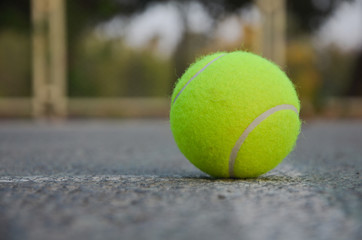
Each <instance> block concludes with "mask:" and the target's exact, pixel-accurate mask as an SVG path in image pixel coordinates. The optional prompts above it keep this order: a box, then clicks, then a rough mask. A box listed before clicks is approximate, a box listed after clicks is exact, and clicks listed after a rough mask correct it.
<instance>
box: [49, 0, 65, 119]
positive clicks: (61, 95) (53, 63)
mask: <svg viewBox="0 0 362 240" xmlns="http://www.w3.org/2000/svg"><path fill="white" fill-rule="evenodd" d="M64 2H65V1H64V0H49V26H50V27H49V49H50V58H49V60H50V79H51V84H50V89H49V90H50V102H51V103H52V105H53V111H54V114H55V115H56V117H60V118H61V117H65V115H66V77H67V76H66V72H67V71H66V46H65V16H64Z"/></svg>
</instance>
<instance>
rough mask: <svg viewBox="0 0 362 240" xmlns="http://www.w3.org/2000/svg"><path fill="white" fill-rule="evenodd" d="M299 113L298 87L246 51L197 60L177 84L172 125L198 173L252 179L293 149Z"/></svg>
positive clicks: (282, 73)
mask: <svg viewBox="0 0 362 240" xmlns="http://www.w3.org/2000/svg"><path fill="white" fill-rule="evenodd" d="M299 110H300V104H299V99H298V96H297V93H296V91H295V89H294V86H293V84H292V82H291V81H290V80H289V78H288V77H287V76H286V74H285V73H284V72H283V71H281V70H280V68H279V67H278V66H276V65H275V64H273V63H271V62H270V61H268V60H266V59H264V58H262V57H260V56H257V55H255V54H252V53H248V52H242V51H236V52H231V53H225V52H218V53H214V54H211V55H208V56H205V57H202V58H200V59H199V60H197V61H196V62H195V63H193V64H192V65H191V66H190V67H189V68H188V69H187V70H186V72H185V73H184V74H183V76H182V77H181V78H180V79H179V80H178V82H177V83H176V86H175V88H174V91H173V94H172V98H171V110H170V127H171V131H172V133H173V136H174V138H175V141H176V144H177V145H178V147H179V149H180V150H181V152H182V153H183V154H184V155H185V157H186V158H187V159H188V160H189V161H190V162H191V163H193V164H194V165H195V166H196V167H197V168H199V169H200V170H202V171H204V172H205V173H207V174H209V175H211V176H214V177H222V178H227V177H231V178H251V177H257V176H259V175H261V174H264V173H266V172H268V171H269V170H271V169H273V168H274V167H276V166H277V165H278V164H279V163H280V162H281V161H282V160H283V159H284V158H285V157H286V156H287V155H288V154H289V153H290V151H291V150H292V149H293V147H294V145H295V142H296V140H297V137H298V134H299V132H300V125H301V122H300V119H299V116H298V115H299Z"/></svg>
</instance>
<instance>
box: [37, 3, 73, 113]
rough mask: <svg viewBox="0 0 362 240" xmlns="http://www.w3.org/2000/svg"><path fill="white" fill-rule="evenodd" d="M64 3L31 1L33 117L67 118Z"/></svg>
mask: <svg viewBox="0 0 362 240" xmlns="http://www.w3.org/2000/svg"><path fill="white" fill-rule="evenodd" d="M64 4H65V0H32V20H33V116H34V117H35V118H49V117H51V118H62V117H65V116H66V111H67V110H66V99H67V94H66V76H67V69H66V39H65V13H64Z"/></svg>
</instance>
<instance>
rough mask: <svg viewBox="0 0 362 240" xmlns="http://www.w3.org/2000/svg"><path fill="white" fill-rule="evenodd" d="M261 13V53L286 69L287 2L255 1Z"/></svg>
mask: <svg viewBox="0 0 362 240" xmlns="http://www.w3.org/2000/svg"><path fill="white" fill-rule="evenodd" d="M255 2H256V5H257V6H258V8H259V9H260V11H261V17H262V20H261V21H262V24H261V33H260V34H261V39H262V44H261V53H262V55H263V56H264V57H266V58H268V59H270V60H272V61H274V62H275V63H277V64H278V65H279V66H280V67H282V68H284V67H285V64H286V63H285V55H286V50H285V49H286V1H285V0H255Z"/></svg>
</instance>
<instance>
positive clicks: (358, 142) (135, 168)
mask: <svg viewBox="0 0 362 240" xmlns="http://www.w3.org/2000/svg"><path fill="white" fill-rule="evenodd" d="M361 174H362V121H359V122H358V121H339V122H337V121H314V122H310V123H305V124H304V127H303V131H302V134H301V135H300V138H299V140H298V143H297V146H296V149H295V151H294V152H292V153H291V154H290V155H289V156H288V157H287V158H286V159H285V160H284V162H283V163H282V164H281V165H280V166H279V167H277V168H276V169H275V170H273V171H271V172H269V173H268V174H266V175H264V176H261V177H259V178H257V179H248V180H222V179H214V178H211V177H208V176H207V175H205V174H203V173H202V172H200V171H199V170H197V169H196V168H195V167H194V166H193V165H191V164H190V163H189V162H188V161H187V160H186V159H185V158H184V157H183V156H182V154H181V153H180V152H179V150H178V149H177V146H176V145H175V143H174V141H173V138H172V135H171V132H170V130H169V126H168V123H167V121H164V120H160V121H158V120H148V121H71V122H66V123H58V124H44V123H30V122H0V239H1V240H5V239H6V240H7V239H16V240H18V239H19V240H20V239H80V240H82V239H87V240H88V239H133V240H137V239H151V240H153V239H188V240H191V239H210V240H213V239H226V240H227V239H256V240H258V239H276V240H277V239H278V240H283V239H288V240H290V239H296V240H299V239H301V240H305V239H308V240H311V239H328V240H330V239H356V240H357V239H358V240H359V239H362V181H361V180H362V177H361Z"/></svg>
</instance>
